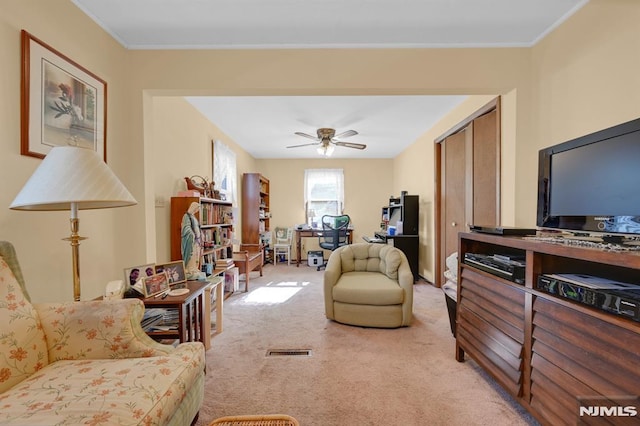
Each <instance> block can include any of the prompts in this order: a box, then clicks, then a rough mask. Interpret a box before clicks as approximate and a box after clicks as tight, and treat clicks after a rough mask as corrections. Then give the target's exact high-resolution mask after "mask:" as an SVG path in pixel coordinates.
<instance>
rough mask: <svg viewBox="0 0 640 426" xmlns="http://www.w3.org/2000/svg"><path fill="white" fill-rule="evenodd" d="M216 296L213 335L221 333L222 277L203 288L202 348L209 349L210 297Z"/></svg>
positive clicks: (210, 333)
mask: <svg viewBox="0 0 640 426" xmlns="http://www.w3.org/2000/svg"><path fill="white" fill-rule="evenodd" d="M214 292H215V295H216V330H215V334H220V333H222V309H223V307H222V306H223V300H224V277H223V278H222V279H217V280H215V281H210V282H209V285H207V286H206V287H205V292H204V317H203V320H202V322H203V324H202V325H203V327H204V333H203V341H202V342H203V343H204V348H205V349H209V348H211V335H212V332H211V299H212V295H213V294H214Z"/></svg>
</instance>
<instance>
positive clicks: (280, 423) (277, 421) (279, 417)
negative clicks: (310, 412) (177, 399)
mask: <svg viewBox="0 0 640 426" xmlns="http://www.w3.org/2000/svg"><path fill="white" fill-rule="evenodd" d="M209 426H300V423H298V421H297V420H296V419H294V418H293V417H291V416H287V415H286V414H267V415H257V416H227V417H220V418H219V419H216V420H214V421H212V422H211V423H209Z"/></svg>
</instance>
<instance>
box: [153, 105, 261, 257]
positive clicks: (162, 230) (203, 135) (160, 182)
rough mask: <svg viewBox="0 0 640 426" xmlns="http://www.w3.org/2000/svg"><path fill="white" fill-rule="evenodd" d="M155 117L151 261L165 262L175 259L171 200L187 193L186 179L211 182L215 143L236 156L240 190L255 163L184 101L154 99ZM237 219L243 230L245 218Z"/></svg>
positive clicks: (238, 204) (238, 217)
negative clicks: (245, 176)
mask: <svg viewBox="0 0 640 426" xmlns="http://www.w3.org/2000/svg"><path fill="white" fill-rule="evenodd" d="M152 114H153V122H154V125H153V135H152V137H151V138H150V139H151V141H152V143H153V148H152V154H153V165H154V167H153V176H154V179H153V181H154V185H153V200H154V205H155V215H154V217H155V238H156V247H155V259H152V260H151V261H158V262H163V261H167V260H169V259H170V256H171V248H170V241H169V228H170V221H171V197H172V196H175V195H176V194H177V192H178V191H183V190H186V189H187V186H186V183H185V180H184V178H185V177H191V176H194V175H198V176H202V177H204V178H206V179H207V180H209V181H211V178H212V172H213V170H212V152H213V143H212V141H214V140H219V141H222V142H223V143H225V144H226V145H227V146H229V147H230V148H231V149H232V150H233V151H234V152H235V153H236V168H237V170H236V171H237V174H238V176H237V177H236V178H237V181H238V187H240V182H241V176H242V173H244V172H246V171H251V170H254V169H255V159H254V158H253V157H251V156H250V155H249V154H247V153H246V151H244V150H243V149H242V148H240V147H239V146H238V145H237V144H236V143H235V142H234V141H233V140H232V139H230V138H229V137H228V136H227V135H226V134H224V133H223V132H222V131H221V130H220V129H218V128H217V127H216V126H215V125H213V124H212V123H211V122H210V121H208V120H207V119H206V118H205V117H204V116H203V115H202V114H200V112H198V111H197V110H196V109H195V108H194V107H193V106H192V105H191V104H190V103H188V102H187V101H186V100H185V99H184V98H182V97H168V96H157V97H154V98H153V112H152ZM237 206H240V203H237ZM236 216H237V217H236V221H237V223H238V229H239V227H240V225H241V222H240V221H241V218H240V215H239V214H238V215H236Z"/></svg>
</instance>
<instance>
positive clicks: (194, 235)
mask: <svg viewBox="0 0 640 426" xmlns="http://www.w3.org/2000/svg"><path fill="white" fill-rule="evenodd" d="M199 210H200V204H199V203H196V202H193V203H191V205H190V206H189V209H188V210H187V211H186V213H185V214H184V216H182V225H181V237H182V244H181V252H182V259H183V260H184V268H185V275H186V278H187V279H190V280H197V279H200V278H201V277H202V276H203V275H204V274H203V273H202V272H200V260H201V257H202V235H201V233H200V224H199V223H198V219H197V218H196V216H195V214H196V212H198V211H199Z"/></svg>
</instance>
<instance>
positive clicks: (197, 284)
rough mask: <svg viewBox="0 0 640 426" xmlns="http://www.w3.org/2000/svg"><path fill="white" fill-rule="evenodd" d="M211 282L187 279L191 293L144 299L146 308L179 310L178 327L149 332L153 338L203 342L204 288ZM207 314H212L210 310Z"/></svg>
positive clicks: (187, 285) (181, 341) (187, 286)
mask: <svg viewBox="0 0 640 426" xmlns="http://www.w3.org/2000/svg"><path fill="white" fill-rule="evenodd" d="M210 285H211V283H210V282H208V281H187V282H186V288H188V289H189V293H187V294H183V295H181V296H167V297H165V298H164V299H163V298H162V297H161V296H160V297H147V298H146V299H142V302H143V303H144V306H145V307H146V308H165V309H177V310H178V329H177V330H166V331H165V330H163V331H150V332H148V333H147V334H148V335H149V336H151V337H153V338H160V339H176V338H177V339H179V340H180V343H183V342H203V343H204V336H205V328H204V327H205V326H204V321H203V319H204V318H208V317H205V315H204V305H205V303H204V290H205V288H207V287H208V286H210ZM207 315H211V313H210V312H208V313H207Z"/></svg>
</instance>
